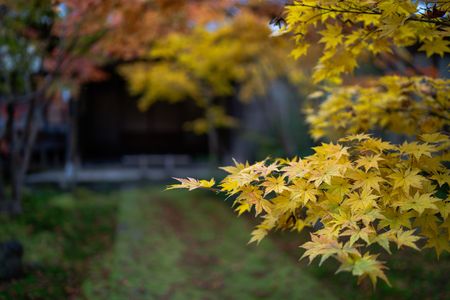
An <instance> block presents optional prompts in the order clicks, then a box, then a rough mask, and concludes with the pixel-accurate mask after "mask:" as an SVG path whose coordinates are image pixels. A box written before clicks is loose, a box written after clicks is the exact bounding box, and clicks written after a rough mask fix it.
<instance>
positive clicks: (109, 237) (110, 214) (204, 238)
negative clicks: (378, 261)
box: [0, 186, 450, 300]
mask: <svg viewBox="0 0 450 300" xmlns="http://www.w3.org/2000/svg"><path fill="white" fill-rule="evenodd" d="M162 189H163V188H162V187H160V186H158V187H152V188H144V189H127V190H115V191H109V192H91V191H88V190H77V191H75V192H73V193H70V194H69V193H60V192H55V191H40V192H34V193H32V194H31V193H30V195H29V196H28V197H27V199H26V201H25V212H24V214H23V215H22V216H21V217H19V218H17V219H15V220H8V219H2V222H1V225H0V238H1V240H6V239H10V238H14V239H18V240H20V241H21V242H22V243H23V244H24V247H25V253H26V255H25V260H26V263H27V273H26V276H25V277H24V278H22V279H20V280H16V281H13V282H9V283H2V284H0V299H95V300H96V299H99V300H101V299H111V300H114V299H343V300H344V299H345V300H346V299H450V284H449V276H448V274H450V257H449V255H443V256H441V258H440V260H437V259H436V257H435V255H434V254H433V253H432V252H429V251H425V252H422V253H418V252H414V251H401V252H398V253H396V254H394V255H393V256H392V257H391V258H389V262H388V264H389V266H390V268H391V270H389V271H388V276H389V278H390V280H391V283H392V285H393V286H392V287H388V286H387V285H385V284H384V283H381V284H379V285H378V286H377V289H376V290H375V291H373V290H372V287H371V286H370V285H369V284H367V283H366V282H363V283H362V284H361V285H360V286H357V285H356V280H355V278H354V277H352V276H351V275H350V274H347V273H340V274H337V275H334V271H335V270H336V265H335V264H333V262H331V261H330V262H326V263H325V264H324V266H322V267H320V268H319V267H317V266H316V264H315V263H313V264H312V265H310V266H307V264H306V262H305V261H301V262H298V258H299V257H300V255H301V250H300V249H299V248H298V246H299V245H300V244H301V243H302V242H303V240H304V238H305V236H304V235H298V234H295V233H289V232H286V233H275V234H273V235H270V236H269V237H268V238H266V239H264V240H263V241H262V242H261V244H260V245H259V246H256V245H254V244H252V245H247V242H248V239H249V234H250V231H251V229H252V227H253V226H254V225H255V223H254V220H253V219H252V218H247V217H245V216H242V217H239V218H238V217H237V216H236V215H235V214H234V213H233V212H232V209H231V208H230V203H228V202H224V201H222V200H220V199H219V198H218V197H215V196H214V195H213V194H209V193H205V192H193V193H188V192H183V191H181V192H161V190H162ZM386 258H387V257H386Z"/></svg>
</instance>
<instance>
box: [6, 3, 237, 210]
mask: <svg viewBox="0 0 450 300" xmlns="http://www.w3.org/2000/svg"><path fill="white" fill-rule="evenodd" d="M237 3H238V1H235V0H222V1H198V0H176V1H173V0H170V1H169V0H150V1H141V0H102V1H98V0H76V1H74V0H45V1H41V0H0V23H1V29H0V45H1V51H0V59H1V60H2V65H1V66H0V72H1V73H0V76H1V78H2V82H0V105H1V106H3V107H6V108H5V110H6V111H7V113H6V114H7V116H6V119H7V121H6V129H5V132H4V134H3V135H2V136H1V141H0V146H1V149H2V152H4V153H3V154H4V158H5V162H4V166H3V167H4V168H7V169H8V171H7V172H5V173H6V175H7V176H6V177H7V179H8V180H9V183H10V185H11V187H12V189H11V190H12V193H11V194H12V195H11V197H12V201H10V199H6V196H5V194H4V193H3V188H2V187H3V185H2V184H0V200H1V201H0V202H1V203H0V210H12V211H13V212H15V213H18V212H20V210H21V208H20V199H21V194H22V185H23V181H24V179H25V175H26V173H27V170H28V165H29V161H30V157H31V154H32V149H33V145H34V141H35V139H36V136H37V133H38V131H39V126H38V119H39V118H40V117H42V114H43V111H44V109H45V107H47V106H49V105H51V103H52V101H60V100H61V98H64V97H65V96H63V95H70V98H71V99H70V101H74V100H73V99H74V98H77V96H78V91H79V89H80V87H81V85H82V84H83V83H85V82H88V81H95V80H102V79H104V78H105V75H106V74H105V73H104V72H102V70H101V67H102V66H104V65H106V64H111V63H118V62H123V61H129V60H136V59H139V57H140V56H141V55H143V54H144V53H146V52H147V49H148V48H149V47H150V46H151V44H152V43H154V42H155V41H156V40H158V39H159V38H161V37H164V36H165V35H167V34H168V33H170V32H172V31H183V32H187V31H189V30H190V28H191V27H192V23H198V24H204V23H206V22H208V21H209V20H212V19H214V20H220V19H221V18H223V17H224V16H226V15H227V12H228V11H229V10H230V9H231V8H232V7H234V6H235V5H237ZM124 45H126V46H124ZM66 100H67V99H66ZM18 110H21V111H22V110H23V111H24V114H25V119H26V121H25V126H24V127H25V130H23V131H22V132H19V131H20V130H19V129H18V125H17V122H16V121H17V120H16V118H17V115H18V113H17V112H18ZM3 200H5V201H3ZM3 202H5V203H3ZM6 202H8V203H6ZM9 202H11V203H9ZM4 206H8V207H7V208H6V209H3V208H4ZM9 206H12V207H9Z"/></svg>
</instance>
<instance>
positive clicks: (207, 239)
mask: <svg viewBox="0 0 450 300" xmlns="http://www.w3.org/2000/svg"><path fill="white" fill-rule="evenodd" d="M284 5H285V1H276V0H273V1H258V0H255V1H252V0H248V1H243V0H220V1H207V0H203V1H202V0H196V1H189V0H172V1H170V0H152V1H151V0H147V1H144V0H102V1H99V0H77V1H76V0H65V1H64V0H61V1H56V0H0V26H1V27H0V61H1V63H0V137H1V139H0V158H1V159H0V167H1V174H0V175H1V177H0V211H1V216H0V219H1V221H0V222H1V223H0V299H260V298H262V299H281V298H286V299H449V298H450V285H449V284H448V274H450V258H449V256H448V255H447V253H444V254H443V255H442V256H441V257H440V260H439V261H438V260H437V259H436V257H435V255H434V253H431V252H430V251H428V252H427V251H424V252H423V253H420V254H418V253H414V252H413V251H403V252H402V253H399V254H394V255H393V256H392V257H389V258H386V259H388V260H389V263H388V264H389V265H390V266H392V270H390V271H389V272H388V276H389V278H390V280H391V283H392V285H393V287H388V286H387V285H385V284H384V283H381V284H379V286H378V287H377V289H376V290H373V289H372V287H371V286H370V284H366V283H365V282H363V283H362V284H361V285H357V284H356V280H355V279H354V278H353V277H352V276H351V275H350V274H337V275H335V274H334V271H335V269H336V266H335V265H333V263H332V262H328V263H326V264H324V266H322V267H320V268H319V267H317V266H316V265H311V266H307V264H306V263H305V262H304V261H300V262H299V261H298V258H299V257H300V256H301V251H300V250H299V248H298V246H299V245H300V244H301V243H302V240H304V236H301V235H298V234H295V233H288V232H286V233H276V234H274V235H273V236H270V237H269V238H267V239H266V240H264V241H263V242H262V243H261V245H259V246H255V245H247V242H248V239H249V237H250V232H251V228H252V226H254V225H255V224H256V222H255V221H254V220H253V219H252V218H250V217H248V218H247V217H246V216H242V217H240V218H237V217H236V215H235V214H234V213H233V211H232V208H231V204H232V201H231V200H229V201H223V200H224V199H223V198H220V197H219V196H216V195H214V194H212V193H206V192H195V193H184V192H172V191H171V192H163V190H164V189H165V186H166V185H167V184H169V183H171V177H187V176H189V177H195V178H209V177H215V178H216V179H217V180H220V178H221V177H223V176H224V174H223V173H221V172H220V170H219V169H218V167H219V166H223V165H227V164H229V163H230V162H231V161H232V158H235V159H236V160H238V161H255V160H261V159H264V158H266V157H268V156H271V157H289V156H295V155H296V156H304V155H308V154H310V153H311V147H312V146H314V145H315V144H316V142H313V141H312V140H311V139H310V135H309V133H308V130H309V129H308V125H307V123H306V121H305V116H304V114H303V109H304V107H305V105H306V104H307V102H308V101H309V100H310V98H311V97H310V96H308V95H311V94H312V93H313V92H315V91H316V90H317V87H316V86H315V85H314V84H313V83H312V81H311V73H312V68H313V66H314V61H316V59H317V56H318V55H319V54H320V53H318V52H320V51H314V50H315V49H312V50H313V51H310V53H311V54H310V55H308V57H307V58H306V59H303V60H302V61H296V60H294V59H293V58H292V57H291V55H290V53H291V51H292V48H293V42H292V37H290V36H284V35H282V31H283V28H284V26H285V21H284V19H283V17H282V16H283V11H284ZM314 47H315V46H313V48H314ZM317 47H319V46H317ZM448 62H449V60H448V58H447V57H444V58H441V59H439V58H436V59H434V60H433V61H431V62H430V61H429V60H426V59H425V56H424V54H419V53H417V49H414V48H413V47H411V48H407V49H403V50H401V49H397V50H396V51H394V52H393V53H390V54H386V55H380V56H379V57H377V58H373V57H367V58H366V59H365V60H364V61H363V62H361V65H360V68H359V69H358V71H357V73H356V74H354V75H353V76H351V77H348V78H345V81H346V82H348V83H357V82H359V81H362V80H363V79H367V78H371V77H372V76H379V75H382V74H397V73H400V72H401V73H403V74H410V75H411V74H422V75H429V76H437V75H440V76H441V77H446V76H448V73H446V72H447V71H446V69H447V65H448ZM389 137H390V138H391V139H392V140H395V139H396V136H394V135H389Z"/></svg>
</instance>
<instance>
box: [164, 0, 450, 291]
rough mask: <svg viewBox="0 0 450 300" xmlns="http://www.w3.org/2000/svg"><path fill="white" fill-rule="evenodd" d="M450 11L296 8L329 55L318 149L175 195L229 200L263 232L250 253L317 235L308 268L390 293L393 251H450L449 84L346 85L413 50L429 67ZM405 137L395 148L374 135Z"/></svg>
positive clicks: (419, 6)
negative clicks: (285, 234)
mask: <svg viewBox="0 0 450 300" xmlns="http://www.w3.org/2000/svg"><path fill="white" fill-rule="evenodd" d="M449 10H450V5H449V3H448V1H425V2H422V1H408V0H403V1H392V0H381V1H372V0H365V1H353V0H344V1H342V0H340V1H333V0H331V1H330V0H322V1H294V2H293V3H291V4H289V5H287V6H286V18H285V19H286V23H287V26H286V27H284V28H282V29H281V30H280V32H279V33H277V35H279V34H291V35H292V36H293V39H294V40H295V43H296V47H295V49H294V50H293V51H292V56H294V57H295V58H300V57H302V56H304V55H307V53H308V49H309V47H310V46H311V45H312V44H316V43H319V44H322V45H323V47H322V54H321V56H320V57H319V59H318V61H317V63H316V66H315V68H314V75H313V80H314V81H315V82H317V83H321V84H322V88H321V90H320V91H318V92H316V93H314V94H312V95H311V96H310V101H309V102H308V104H307V105H306V107H305V112H306V115H307V118H308V122H309V123H310V125H311V134H312V137H313V138H315V139H321V138H322V139H328V140H334V141H337V143H333V142H330V143H322V144H321V145H320V146H317V147H315V148H314V149H313V150H314V152H315V153H314V154H313V155H311V156H308V157H304V158H297V157H295V158H292V159H281V158H279V159H266V160H264V161H261V162H257V163H255V164H249V163H238V162H235V165H234V166H229V167H224V168H222V169H223V170H224V171H226V172H227V173H228V175H227V176H226V177H225V179H223V180H222V181H221V182H220V183H219V184H217V186H216V185H215V182H214V180H211V181H206V180H201V181H197V180H195V179H192V178H189V179H178V180H179V181H180V184H175V185H172V186H170V187H169V188H170V189H172V188H188V189H190V190H192V189H196V188H207V189H212V190H214V191H216V192H222V193H224V194H225V195H226V196H227V197H231V196H232V197H233V199H235V200H234V205H235V206H236V211H237V212H238V213H239V214H242V213H244V212H252V213H254V214H255V215H256V217H258V218H259V219H260V220H261V222H260V224H259V225H258V226H257V227H256V228H255V230H254V231H253V232H252V237H251V240H250V242H258V243H259V242H260V241H261V240H262V239H263V238H264V237H265V236H266V235H267V234H268V233H269V232H270V231H272V230H278V229H281V230H285V229H289V230H295V231H299V232H300V231H302V230H305V229H307V230H309V232H310V239H309V240H308V241H306V242H305V243H304V244H303V245H301V247H302V248H303V249H304V250H305V251H304V253H303V257H307V258H309V260H311V261H312V260H314V259H315V258H319V261H320V264H321V263H323V262H324V261H325V260H327V259H328V258H334V259H335V260H337V261H338V262H339V264H340V266H339V269H338V271H339V272H340V271H346V272H351V273H352V274H353V275H355V276H357V277H358V278H359V279H363V278H366V277H369V278H370V280H371V281H372V283H373V284H375V283H376V282H377V279H382V280H384V281H386V282H388V278H387V276H386V274H385V270H386V269H387V266H386V265H385V264H384V263H383V262H382V261H381V260H380V259H379V256H380V254H382V253H383V254H384V255H386V254H390V253H391V251H392V248H393V247H395V248H398V249H400V248H405V247H409V248H413V249H416V250H421V249H424V248H432V249H434V250H435V252H436V254H437V255H438V256H439V255H440V254H441V253H442V252H443V251H450V245H449V240H450V219H449V213H450V201H449V199H448V190H449V184H450V182H449V180H450V178H449V170H448V161H449V148H450V140H449V137H448V133H447V130H448V126H449V125H450V120H449V114H448V111H449V106H450V101H449V96H448V95H449V88H450V81H449V80H448V79H437V78H431V77H426V76H416V77H405V76H400V75H392V76H386V77H381V78H378V79H372V80H371V81H370V82H365V83H364V84H359V85H352V86H348V85H347V86H346V85H341V84H342V83H343V82H345V80H343V79H345V78H344V77H343V76H344V75H351V74H352V72H353V71H354V70H355V69H356V68H357V67H358V65H359V61H360V60H363V59H367V57H376V56H379V55H382V54H385V53H392V52H394V51H396V50H397V49H401V48H402V47H409V46H415V47H416V49H417V51H419V52H424V53H425V54H426V55H427V56H432V55H440V56H443V55H444V54H446V53H448V52H450V48H449V43H450V42H449V40H448V39H449V32H450V31H449V28H450V20H449ZM380 131H381V132H383V133H387V132H395V133H400V134H403V136H404V137H405V136H406V137H408V139H407V141H404V142H402V143H399V144H394V143H391V142H389V141H386V140H382V139H380V138H376V137H375V136H374V135H373V134H369V133H370V132H380Z"/></svg>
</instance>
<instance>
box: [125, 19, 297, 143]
mask: <svg viewBox="0 0 450 300" xmlns="http://www.w3.org/2000/svg"><path fill="white" fill-rule="evenodd" d="M211 26H215V27H216V28H207V27H196V28H195V29H193V30H192V31H190V32H185V33H184V32H174V33H172V34H170V35H168V36H167V37H165V38H161V39H160V40H158V41H156V42H155V43H154V45H153V46H152V48H151V51H149V53H147V55H145V56H144V59H145V62H138V63H131V64H128V65H125V66H123V67H121V68H120V71H121V74H122V75H123V76H124V77H125V78H126V80H127V81H128V84H129V90H130V92H131V93H132V94H133V95H136V96H139V97H140V99H139V107H140V109H142V110H146V109H148V108H149V107H150V106H151V105H153V104H154V103H155V102H157V101H167V102H171V103H173V102H178V101H194V102H195V104H196V105H197V106H199V107H200V108H201V109H203V110H204V111H205V114H204V117H202V118H201V119H198V120H194V121H193V122H192V123H190V124H186V128H187V129H189V130H193V131H194V132H196V133H198V134H203V133H206V132H207V131H208V130H209V129H210V128H211V127H214V128H229V127H233V126H235V125H236V120H234V119H232V118H231V117H230V116H228V115H226V113H225V110H224V109H223V105H222V102H221V101H222V100H223V99H226V98H227V97H231V96H233V95H235V94H238V97H239V99H240V100H241V101H243V102H249V101H251V100H253V99H254V98H255V97H256V96H263V95H265V94H266V93H267V92H268V88H269V87H270V85H271V83H272V82H273V81H274V80H275V79H277V78H280V77H288V78H290V79H291V80H292V81H299V78H300V79H301V78H302V76H301V75H302V74H301V72H300V71H299V68H298V65H297V64H295V63H294V64H293V63H292V61H291V60H290V58H289V56H288V54H289V52H290V51H291V49H292V47H291V44H290V43H289V42H288V41H287V40H286V39H284V38H269V35H270V29H269V28H268V26H267V21H266V20H261V18H259V17H257V16H255V15H253V14H251V13H248V12H247V13H241V14H240V15H239V16H237V17H234V18H232V19H230V20H227V22H219V21H218V22H217V23H214V24H213V25H211Z"/></svg>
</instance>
